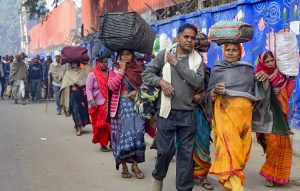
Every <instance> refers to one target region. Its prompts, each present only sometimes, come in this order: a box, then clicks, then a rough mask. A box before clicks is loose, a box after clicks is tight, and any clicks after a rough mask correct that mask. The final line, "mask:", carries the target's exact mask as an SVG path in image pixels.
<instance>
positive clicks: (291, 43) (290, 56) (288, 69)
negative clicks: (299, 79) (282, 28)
mask: <svg viewBox="0 0 300 191" xmlns="http://www.w3.org/2000/svg"><path fill="white" fill-rule="evenodd" d="M268 37H269V46H270V51H272V52H273V54H274V56H275V59H276V65H277V67H278V69H279V71H280V72H281V73H283V74H284V75H287V76H297V75H298V74H299V48H298V41H297V37H296V34H295V33H294V32H281V33H274V32H270V33H269V36H268Z"/></svg>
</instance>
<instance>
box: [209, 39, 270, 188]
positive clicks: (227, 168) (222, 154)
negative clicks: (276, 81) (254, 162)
mask: <svg viewBox="0 0 300 191" xmlns="http://www.w3.org/2000/svg"><path fill="white" fill-rule="evenodd" d="M223 55H224V61H222V62H221V63H218V64H216V65H215V66H214V67H213V68H212V72H211V76H210V81H209V85H208V97H207V99H208V102H207V108H208V111H209V113H210V114H212V116H213V122H212V123H213V133H214V145H215V153H214V155H215V157H214V161H213V162H212V166H211V168H210V170H209V173H211V174H214V175H216V176H218V180H219V182H220V183H221V184H223V186H224V188H225V189H226V190H234V191H243V186H242V185H243V183H244V181H245V176H244V173H243V170H244V168H245V166H246V162H247V160H248V158H249V153H250V148H251V135H252V112H253V106H254V105H253V101H256V100H258V99H259V97H260V94H259V91H258V90H259V89H258V87H257V86H256V78H257V80H258V81H260V82H263V85H264V86H261V88H263V87H266V86H267V85H266V84H268V80H267V78H268V76H267V75H266V74H264V73H262V72H259V73H257V74H256V76H255V71H254V68H253V66H252V65H251V64H249V63H247V62H243V61H240V59H241V55H242V47H241V45H240V44H234V43H226V44H224V45H223ZM241 74H243V75H241ZM266 88H267V87H266Z"/></svg>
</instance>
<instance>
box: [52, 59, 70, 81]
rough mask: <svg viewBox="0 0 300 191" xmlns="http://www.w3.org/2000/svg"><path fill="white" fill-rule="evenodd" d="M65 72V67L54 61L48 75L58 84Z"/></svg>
mask: <svg viewBox="0 0 300 191" xmlns="http://www.w3.org/2000/svg"><path fill="white" fill-rule="evenodd" d="M65 72H66V65H62V64H61V63H58V62H56V61H54V62H52V63H51V64H50V67H49V72H48V73H49V75H50V74H51V78H52V80H53V81H54V82H56V83H60V82H61V80H62V78H63V76H64V74H65Z"/></svg>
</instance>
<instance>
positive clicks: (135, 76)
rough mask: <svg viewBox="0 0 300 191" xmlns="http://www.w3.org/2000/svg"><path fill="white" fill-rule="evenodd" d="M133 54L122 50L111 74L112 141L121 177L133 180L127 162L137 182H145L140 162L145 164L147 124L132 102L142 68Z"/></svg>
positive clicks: (140, 82)
mask: <svg viewBox="0 0 300 191" xmlns="http://www.w3.org/2000/svg"><path fill="white" fill-rule="evenodd" d="M133 55H134V53H133V52H132V51H130V50H122V51H121V53H120V61H119V63H118V64H117V66H115V67H114V69H113V70H111V71H110V72H109V79H108V87H109V89H110V90H111V91H112V92H113V95H112V99H111V108H110V116H111V142H112V149H113V154H114V157H115V160H116V168H117V170H118V169H119V165H120V164H122V173H121V175H122V177H123V178H130V177H131V174H130V173H129V170H128V167H127V163H132V166H131V169H132V171H133V173H135V175H136V177H137V178H138V179H143V178H144V174H143V172H142V171H141V170H140V169H139V167H138V163H142V162H144V161H145V149H146V146H145V142H144V132H145V129H144V124H145V122H144V119H143V118H142V117H141V116H140V115H139V114H137V113H136V112H135V111H134V109H133V107H134V101H133V100H134V98H135V95H136V92H137V89H138V88H139V86H140V85H141V84H142V78H141V74H142V72H143V67H142V66H140V65H138V64H137V63H136V62H135V61H134V58H133Z"/></svg>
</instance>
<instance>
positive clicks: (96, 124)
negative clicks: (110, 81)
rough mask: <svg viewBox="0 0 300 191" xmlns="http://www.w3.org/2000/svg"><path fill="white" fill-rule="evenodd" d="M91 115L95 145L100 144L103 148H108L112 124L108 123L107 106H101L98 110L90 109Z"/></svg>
mask: <svg viewBox="0 0 300 191" xmlns="http://www.w3.org/2000/svg"><path fill="white" fill-rule="evenodd" d="M89 114H90V116H91V120H92V126H93V140H92V142H93V143H94V144H97V143H100V145H101V146H107V145H108V142H109V141H110V124H109V123H107V122H106V120H105V119H106V115H107V111H106V104H103V105H99V106H97V108H92V107H91V108H89Z"/></svg>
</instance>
